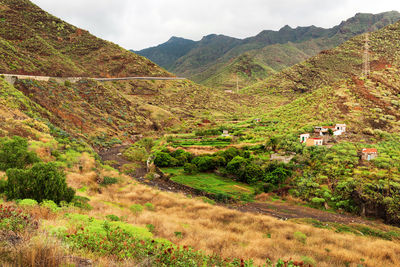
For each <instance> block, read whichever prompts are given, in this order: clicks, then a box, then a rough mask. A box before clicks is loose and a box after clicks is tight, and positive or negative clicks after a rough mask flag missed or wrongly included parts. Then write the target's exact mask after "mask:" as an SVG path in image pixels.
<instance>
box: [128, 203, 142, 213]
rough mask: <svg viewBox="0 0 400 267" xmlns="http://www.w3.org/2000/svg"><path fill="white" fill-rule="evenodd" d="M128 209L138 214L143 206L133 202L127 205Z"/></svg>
mask: <svg viewBox="0 0 400 267" xmlns="http://www.w3.org/2000/svg"><path fill="white" fill-rule="evenodd" d="M129 209H130V210H131V211H132V213H133V214H135V215H138V214H139V213H141V212H142V211H143V206H142V205H140V204H133V205H132V206H130V207H129Z"/></svg>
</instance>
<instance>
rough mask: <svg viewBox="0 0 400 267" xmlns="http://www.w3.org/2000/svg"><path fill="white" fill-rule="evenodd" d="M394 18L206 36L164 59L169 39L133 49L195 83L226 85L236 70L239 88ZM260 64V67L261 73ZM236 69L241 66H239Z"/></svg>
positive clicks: (391, 14) (392, 15) (395, 17)
mask: <svg viewBox="0 0 400 267" xmlns="http://www.w3.org/2000/svg"><path fill="white" fill-rule="evenodd" d="M399 19H400V14H399V13H398V12H396V11H392V12H385V13H381V14H376V15H373V14H362V13H359V14H356V15H355V16H354V17H352V18H350V19H348V20H346V21H343V22H342V23H340V24H339V25H337V26H335V27H333V28H330V29H324V28H320V27H316V26H309V27H297V28H291V27H290V26H288V25H286V26H284V27H283V28H281V29H280V30H279V31H271V30H265V31H262V32H261V33H259V34H258V35H256V36H254V37H249V38H246V39H243V40H240V39H236V38H231V37H228V36H223V35H209V36H206V37H204V38H203V39H202V40H200V41H198V42H196V43H195V45H194V44H193V43H191V44H190V47H191V49H190V50H188V52H187V53H186V54H185V55H183V56H181V57H180V58H178V59H174V60H175V61H172V60H171V61H169V62H167V63H164V62H161V61H160V60H159V59H160V58H165V57H166V55H168V54H169V51H170V50H169V49H171V47H173V44H174V42H173V40H170V41H169V42H167V43H165V44H161V45H159V46H157V47H153V48H148V49H145V50H142V51H137V53H138V54H140V55H143V56H146V57H148V58H149V59H151V60H152V61H154V62H156V63H158V64H160V65H161V66H163V67H165V68H167V69H168V70H170V71H172V72H174V73H177V74H179V75H183V76H185V77H188V78H190V79H192V80H194V81H196V82H200V83H204V84H205V85H208V86H213V87H218V88H224V89H230V88H231V87H233V86H236V74H237V73H239V80H240V83H241V87H244V86H247V85H249V84H251V83H254V82H257V81H259V80H261V79H263V78H266V77H268V76H269V75H271V72H277V71H280V70H282V69H284V68H286V67H289V66H292V65H294V64H296V63H299V62H302V61H304V60H305V59H307V58H310V57H312V56H314V55H316V54H317V53H319V52H320V51H322V50H327V49H331V48H333V47H335V46H337V45H339V44H341V43H343V42H344V41H346V40H348V39H350V38H352V37H354V36H356V35H358V34H361V33H363V32H366V31H374V30H377V29H380V28H382V27H384V26H386V25H388V24H391V23H394V22H396V21H397V20H399ZM177 47H179V44H177ZM243 56H245V57H247V58H250V61H253V62H256V64H253V65H254V66H255V68H254V69H247V66H246V64H244V65H243V66H241V64H238V61H240V58H243ZM164 64H165V65H164ZM260 67H261V68H262V69H264V70H263V71H261V72H260ZM241 68H242V69H245V70H246V71H241V70H240V69H241Z"/></svg>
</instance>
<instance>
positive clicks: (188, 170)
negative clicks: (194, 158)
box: [183, 163, 198, 174]
mask: <svg viewBox="0 0 400 267" xmlns="http://www.w3.org/2000/svg"><path fill="white" fill-rule="evenodd" d="M183 171H184V173H185V174H194V173H197V171H198V169H197V166H196V164H193V163H185V165H183Z"/></svg>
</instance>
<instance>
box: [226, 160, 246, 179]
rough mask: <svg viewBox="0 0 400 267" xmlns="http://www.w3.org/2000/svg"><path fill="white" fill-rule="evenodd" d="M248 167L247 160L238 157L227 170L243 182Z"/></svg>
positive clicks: (230, 163) (229, 164)
mask: <svg viewBox="0 0 400 267" xmlns="http://www.w3.org/2000/svg"><path fill="white" fill-rule="evenodd" d="M246 165H247V159H245V158H243V157H241V156H236V157H234V158H233V159H232V160H231V161H230V162H229V163H228V165H226V170H227V171H228V172H229V173H230V174H234V175H236V176H238V177H239V178H240V179H241V180H243V179H244V175H245V171H246Z"/></svg>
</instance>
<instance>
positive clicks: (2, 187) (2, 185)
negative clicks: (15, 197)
mask: <svg viewBox="0 0 400 267" xmlns="http://www.w3.org/2000/svg"><path fill="white" fill-rule="evenodd" d="M6 185H7V181H4V180H0V194H3V193H5V191H6Z"/></svg>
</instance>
